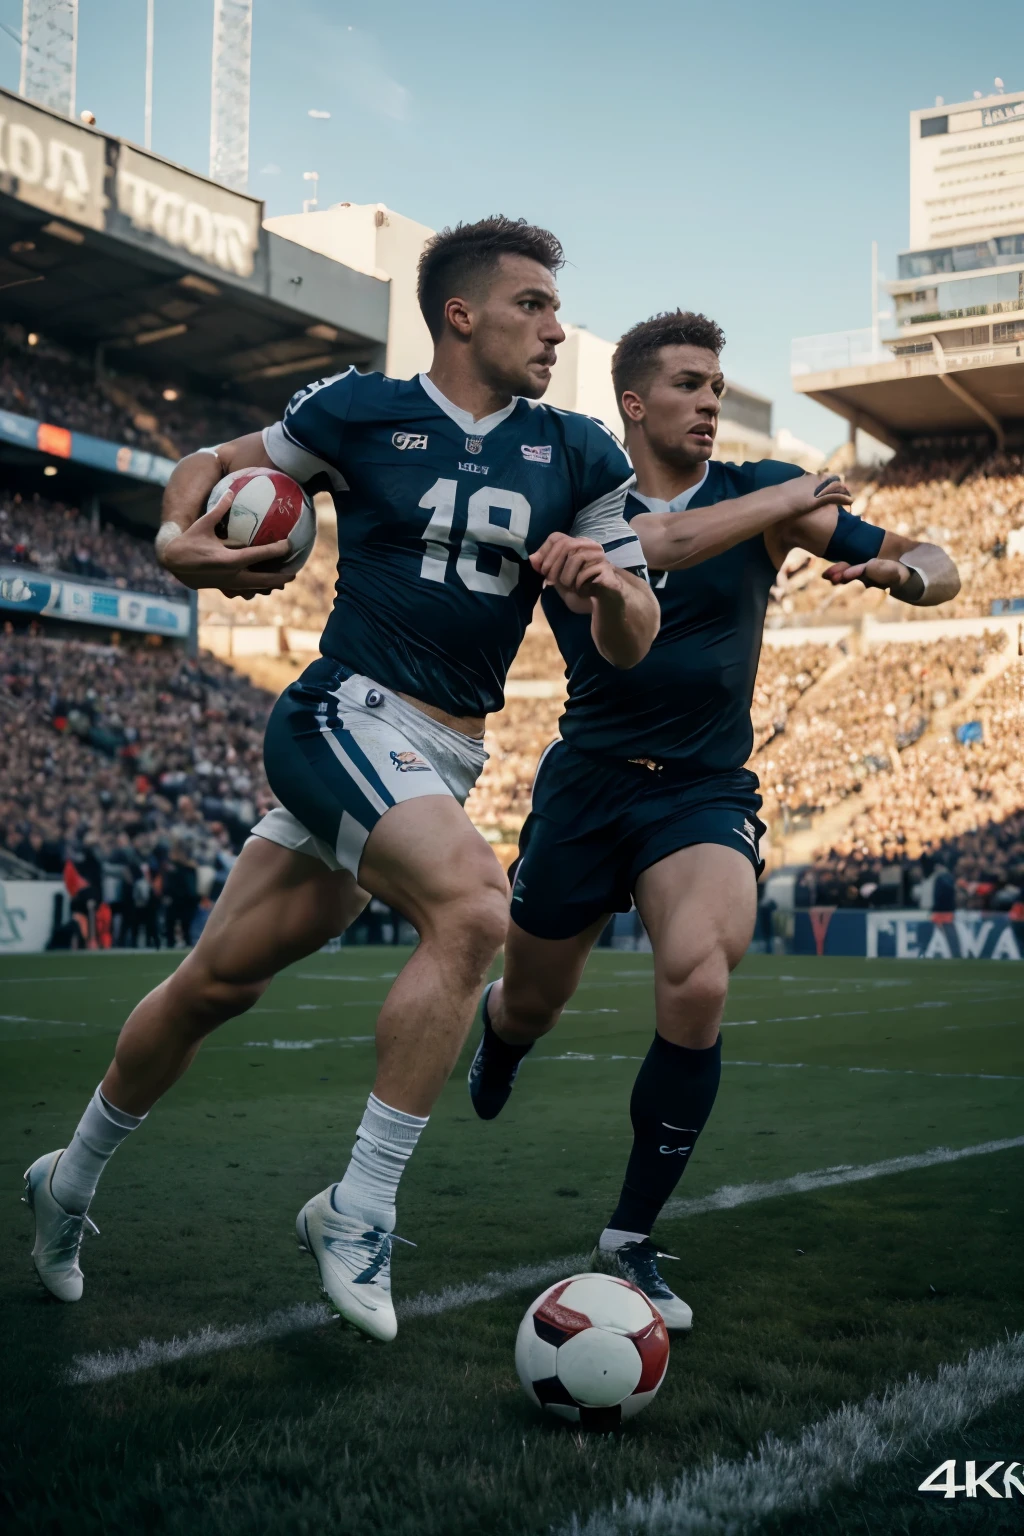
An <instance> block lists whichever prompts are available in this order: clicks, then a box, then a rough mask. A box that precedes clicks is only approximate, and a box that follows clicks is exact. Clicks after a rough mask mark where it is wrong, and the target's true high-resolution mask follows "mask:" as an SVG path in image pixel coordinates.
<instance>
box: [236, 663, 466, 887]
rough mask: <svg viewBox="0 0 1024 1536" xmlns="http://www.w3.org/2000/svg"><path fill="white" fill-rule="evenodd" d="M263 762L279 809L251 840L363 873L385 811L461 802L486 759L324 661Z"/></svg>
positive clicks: (276, 715)
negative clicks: (417, 803)
mask: <svg viewBox="0 0 1024 1536" xmlns="http://www.w3.org/2000/svg"><path fill="white" fill-rule="evenodd" d="M264 759H265V762H266V768H267V777H268V779H269V780H270V787H271V789H272V790H273V791H274V793H275V795H276V796H277V798H278V799H279V800H280V801H281V805H280V807H276V808H275V809H274V810H272V811H269V812H268V813H267V815H266V816H264V817H263V819H262V820H261V821H258V822H257V823H256V825H255V826H254V827H253V829H252V836H253V837H262V838H266V839H267V841H268V842H272V843H279V844H280V845H281V846H282V847H284V848H291V849H293V850H294V851H295V852H296V853H305V854H309V855H310V856H311V857H313V858H317V859H320V860H321V861H322V862H323V863H324V864H326V865H327V868H328V869H347V870H348V871H349V873H350V874H353V875H356V876H358V873H359V861H360V859H361V858H362V855H363V849H364V847H365V846H366V839H367V838H368V837H369V835H370V833H371V831H372V830H373V828H374V827H375V826H376V824H377V822H378V821H379V820H380V818H381V817H382V816H383V815H384V813H385V812H386V811H388V810H390V809H391V807H392V806H393V805H397V804H398V803H399V802H400V801H404V800H415V799H418V798H420V797H423V796H427V795H445V796H447V797H449V798H452V799H455V800H457V801H458V802H459V804H460V805H464V804H465V802H466V797H467V796H468V794H469V792H470V790H471V789H472V788H473V785H474V784H475V783H476V781H477V779H478V778H479V776H480V773H481V771H482V770H483V766H484V764H485V763H486V761H487V753H486V752H485V751H484V748H483V743H482V742H480V741H476V740H474V739H473V737H471V736H464V735H463V734H462V732H461V731H455V730H453V729H452V728H451V726H447V725H442V724H441V723H440V721H438V720H434V719H432V718H431V716H430V715H426V714H424V713H423V711H422V710H420V709H417V708H416V707H415V705H412V704H409V703H407V702H406V700H405V699H401V698H399V697H398V695H397V694H395V693H392V692H390V691H389V690H388V689H387V688H382V687H381V686H380V684H379V683H375V682H374V681H373V680H372V678H368V677H361V676H359V675H358V674H355V675H352V676H349V675H348V669H347V668H346V667H343V666H342V665H341V664H340V663H339V662H336V661H333V660H331V658H329V657H321V658H320V659H319V660H318V661H315V662H313V663H312V665H311V666H309V667H307V669H306V671H305V672H304V673H303V674H302V676H301V677H300V678H298V679H297V681H296V682H294V683H292V684H291V686H290V687H289V688H287V689H286V690H285V692H284V693H283V694H282V695H281V698H280V699H279V700H278V701H277V704H276V705H275V706H274V711H273V713H272V715H271V717H270V721H269V723H268V725H267V734H266V739H265V745H264Z"/></svg>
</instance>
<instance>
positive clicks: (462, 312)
mask: <svg viewBox="0 0 1024 1536" xmlns="http://www.w3.org/2000/svg"><path fill="white" fill-rule="evenodd" d="M444 318H445V320H446V322H447V323H448V324H449V325H450V326H451V328H452V330H453V331H455V332H456V333H457V334H458V335H459V336H470V335H471V334H472V331H473V319H472V316H471V315H470V313H469V307H468V305H467V304H466V301H465V299H449V300H448V302H447V304H446V305H445V306H444Z"/></svg>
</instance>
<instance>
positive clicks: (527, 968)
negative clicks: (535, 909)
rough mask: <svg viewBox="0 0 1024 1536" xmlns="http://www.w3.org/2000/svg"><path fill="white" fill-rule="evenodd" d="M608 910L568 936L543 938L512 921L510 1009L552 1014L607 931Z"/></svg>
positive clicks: (506, 979)
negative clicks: (580, 931) (570, 936)
mask: <svg viewBox="0 0 1024 1536" xmlns="http://www.w3.org/2000/svg"><path fill="white" fill-rule="evenodd" d="M607 921H608V914H607V913H605V914H604V915H603V916H602V917H600V918H598V919H597V921H596V922H593V923H591V925H590V927H589V928H586V929H585V930H584V931H583V932H582V933H577V934H575V935H573V937H572V938H568V939H541V938H538V937H537V936H536V934H532V933H527V932H526V929H525V928H520V927H519V925H518V923H516V922H510V923H509V925H508V937H507V938H506V940H505V967H504V971H503V974H502V1005H503V1007H504V1008H505V1009H506V1011H507V1012H508V1013H512V1014H517V1013H523V1014H531V1015H532V1014H551V1013H557V1012H558V1011H559V1010H560V1009H562V1008H564V1006H565V1004H566V1003H567V1002H568V1001H569V999H570V997H572V995H573V993H574V992H575V991H576V988H577V987H578V986H579V984H580V977H581V976H582V975H583V967H584V966H585V965H586V963H587V957H588V956H589V954H590V951H591V950H592V949H593V947H594V945H595V944H596V943H597V941H598V939H599V938H600V937H601V934H602V932H603V931H604V927H605V924H606V923H607Z"/></svg>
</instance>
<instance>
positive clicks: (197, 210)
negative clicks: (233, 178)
mask: <svg viewBox="0 0 1024 1536" xmlns="http://www.w3.org/2000/svg"><path fill="white" fill-rule="evenodd" d="M117 211H118V213H119V214H120V215H121V217H122V218H123V219H124V220H126V222H127V228H126V229H125V231H124V232H125V233H126V234H129V235H130V236H131V237H134V238H136V239H140V238H141V239H142V240H144V241H145V242H146V243H155V244H159V245H163V246H164V247H168V246H170V247H172V248H173V250H174V253H175V254H176V255H178V256H182V255H187V256H192V257H195V258H197V259H198V260H199V261H202V262H205V263H206V264H207V266H210V267H217V268H219V269H220V271H222V272H226V273H229V274H230V275H231V276H232V277H242V278H251V277H252V276H253V272H254V269H255V266H256V253H257V251H258V250H259V243H260V228H261V215H262V204H261V203H258V202H256V200H255V199H254V198H251V197H243V196H242V195H241V194H240V193H238V192H231V191H229V190H228V188H227V187H220V186H217V185H216V183H214V182H212V181H206V180H204V179H203V178H202V177H201V176H192V175H190V174H189V173H188V171H183V170H180V169H179V168H178V167H177V166H175V165H168V164H167V162H166V161H165V160H157V159H156V158H155V157H154V156H152V155H145V154H141V153H140V152H139V151H138V150H137V149H132V148H131V147H130V146H129V145H127V144H122V145H121V148H120V153H119V155H118V160H117Z"/></svg>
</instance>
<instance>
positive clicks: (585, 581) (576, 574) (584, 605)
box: [530, 533, 626, 613]
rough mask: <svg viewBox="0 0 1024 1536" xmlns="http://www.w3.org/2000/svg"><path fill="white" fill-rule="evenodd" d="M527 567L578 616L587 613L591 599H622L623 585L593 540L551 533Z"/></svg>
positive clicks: (620, 573)
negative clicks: (546, 583) (531, 568)
mask: <svg viewBox="0 0 1024 1536" xmlns="http://www.w3.org/2000/svg"><path fill="white" fill-rule="evenodd" d="M530 564H531V565H532V566H533V568H534V570H535V571H536V572H537V573H538V575H540V576H543V577H544V580H545V581H546V582H548V583H549V584H550V585H551V586H553V587H554V588H555V590H556V591H557V592H558V595H559V597H561V598H562V600H563V602H565V603H566V604H567V606H568V607H570V608H572V609H574V610H575V611H576V612H577V613H580V612H582V613H587V612H589V611H590V599H591V598H592V597H596V598H609V597H623V596H624V594H625V589H626V583H625V581H624V580H623V577H622V572H621V571H620V570H619V569H618V567H617V566H614V565H612V563H611V561H610V560H609V559H608V556H607V555H606V554H605V552H604V550H603V549H602V547H601V545H600V544H598V542H597V540H596V539H574V538H572V537H571V536H570V535H569V534H567V533H552V534H549V535H548V537H547V538H546V539H545V540H544V543H543V544H542V545H541V547H540V549H538V550H537V552H536V554H533V555H531V556H530Z"/></svg>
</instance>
